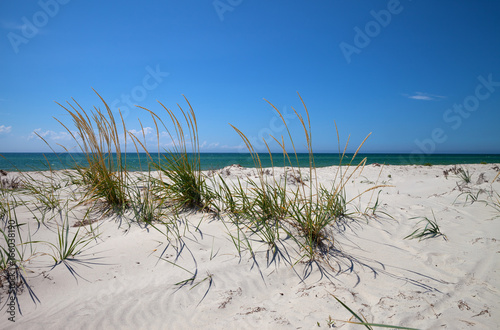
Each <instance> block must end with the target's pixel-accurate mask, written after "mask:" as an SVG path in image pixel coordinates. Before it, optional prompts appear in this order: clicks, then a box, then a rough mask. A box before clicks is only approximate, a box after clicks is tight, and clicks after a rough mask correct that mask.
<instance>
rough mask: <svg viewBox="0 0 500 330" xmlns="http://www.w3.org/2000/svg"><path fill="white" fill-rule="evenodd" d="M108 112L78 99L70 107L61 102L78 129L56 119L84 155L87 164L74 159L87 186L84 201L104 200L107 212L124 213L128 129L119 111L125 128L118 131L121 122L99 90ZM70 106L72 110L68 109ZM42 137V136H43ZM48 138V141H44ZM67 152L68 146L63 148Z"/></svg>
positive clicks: (126, 201)
mask: <svg viewBox="0 0 500 330" xmlns="http://www.w3.org/2000/svg"><path fill="white" fill-rule="evenodd" d="M95 93H96V94H97V96H98V97H99V98H100V99H101V101H102V103H103V105H104V107H105V109H106V111H101V110H100V109H99V108H96V107H94V110H91V111H86V110H84V109H83V108H82V107H81V106H80V105H79V104H78V102H76V101H75V100H73V102H74V103H75V105H73V104H71V103H69V102H68V107H66V106H64V105H62V104H60V103H57V102H56V103H57V104H59V105H60V106H61V107H62V108H63V109H64V110H66V112H67V113H68V114H69V115H70V117H71V118H72V120H73V125H74V126H75V129H76V132H73V131H72V130H70V129H69V128H68V126H67V125H66V124H64V123H62V122H61V121H60V120H58V119H57V118H55V119H56V120H57V121H58V122H59V123H60V124H61V125H62V126H63V127H64V128H65V129H66V131H67V132H68V134H69V135H70V136H71V137H72V138H73V141H74V142H75V143H76V146H77V148H78V150H79V151H80V152H82V153H83V154H84V155H85V161H84V166H83V165H80V164H79V163H78V162H77V161H74V163H75V168H76V171H77V173H78V175H79V177H80V178H79V179H80V180H75V181H76V182H81V183H82V184H83V185H85V186H86V187H87V194H86V195H85V197H84V200H86V201H88V200H90V201H94V202H97V201H104V202H105V205H106V209H105V212H106V213H108V212H109V211H113V212H116V213H118V214H123V212H124V211H125V210H126V208H127V206H128V194H127V176H128V173H127V168H126V153H124V154H123V155H122V152H121V150H122V149H121V144H120V137H121V136H123V137H125V139H124V141H125V149H124V150H126V143H127V142H126V141H127V139H126V136H127V134H128V133H127V130H126V127H125V123H124V121H123V116H122V115H121V112H120V120H121V123H122V126H123V131H120V133H119V131H118V125H117V122H116V119H115V117H114V115H113V112H112V111H111V109H110V107H109V106H108V104H107V103H106V102H105V101H104V99H103V98H102V97H101V96H100V95H99V94H98V93H97V92H95ZM68 108H70V109H68ZM40 138H41V139H42V140H44V139H43V137H41V136H40ZM44 141H45V140H44ZM64 149H65V150H66V151H67V152H68V149H67V148H66V147H64Z"/></svg>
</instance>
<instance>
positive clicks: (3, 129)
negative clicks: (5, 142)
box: [0, 125, 12, 134]
mask: <svg viewBox="0 0 500 330" xmlns="http://www.w3.org/2000/svg"><path fill="white" fill-rule="evenodd" d="M10 131H12V126H5V125H2V126H0V134H7V133H10Z"/></svg>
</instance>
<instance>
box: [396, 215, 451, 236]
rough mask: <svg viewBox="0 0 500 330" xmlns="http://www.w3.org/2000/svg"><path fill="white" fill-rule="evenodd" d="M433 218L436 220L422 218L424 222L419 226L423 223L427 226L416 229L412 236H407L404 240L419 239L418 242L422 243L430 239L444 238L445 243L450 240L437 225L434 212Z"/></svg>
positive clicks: (421, 221)
mask: <svg viewBox="0 0 500 330" xmlns="http://www.w3.org/2000/svg"><path fill="white" fill-rule="evenodd" d="M432 216H433V218H434V220H430V219H429V218H427V217H424V218H422V220H420V221H419V222H418V224H420V223H423V224H425V226H424V227H423V228H418V229H415V231H413V232H412V233H411V234H410V235H408V236H406V237H405V238H404V239H415V238H418V240H419V241H421V240H424V239H428V238H433V237H439V236H443V238H444V240H445V241H446V240H448V239H447V237H446V235H445V234H443V233H441V230H440V228H439V226H438V224H437V220H436V217H435V216H434V211H433V212H432ZM412 219H418V218H412Z"/></svg>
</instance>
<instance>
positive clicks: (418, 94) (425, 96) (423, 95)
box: [403, 92, 446, 101]
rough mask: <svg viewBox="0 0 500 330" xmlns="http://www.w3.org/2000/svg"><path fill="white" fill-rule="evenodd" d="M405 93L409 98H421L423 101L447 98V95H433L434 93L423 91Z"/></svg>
mask: <svg viewBox="0 0 500 330" xmlns="http://www.w3.org/2000/svg"><path fill="white" fill-rule="evenodd" d="M403 95H404V96H406V97H408V98H409V99H412V100H421V101H436V100H439V99H444V98H446V97H445V96H441V95H433V94H428V93H421V92H416V93H414V94H413V95H408V94H403Z"/></svg>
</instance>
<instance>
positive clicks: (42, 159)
mask: <svg viewBox="0 0 500 330" xmlns="http://www.w3.org/2000/svg"><path fill="white" fill-rule="evenodd" d="M260 156H261V160H262V165H263V166H264V167H269V166H271V164H272V163H271V159H270V157H269V154H261V155H260ZM352 156H353V155H352V154H347V155H346V156H345V158H344V159H343V164H347V163H349V162H350V161H351V157H352ZM154 157H155V160H156V161H157V160H158V154H156V155H155V156H154ZM364 157H366V158H367V164H373V163H379V164H387V165H424V164H432V165H451V164H479V163H482V162H483V163H500V154H431V155H426V154H377V153H365V154H358V155H357V156H356V158H355V159H354V162H353V163H356V164H357V163H358V162H359V161H361V160H362V159H363V158H364ZM162 158H163V155H160V159H162ZM272 161H273V164H274V166H277V167H282V166H284V162H283V155H282V154H273V160H272ZM292 161H293V164H294V166H296V164H297V161H296V160H295V158H292ZM314 161H315V165H316V167H324V166H331V165H339V163H340V157H339V155H338V154H334V153H316V154H314ZM298 162H299V166H309V159H308V154H306V153H304V154H298ZM232 164H240V165H242V166H244V167H255V165H254V164H253V161H252V158H251V157H250V155H249V154H248V153H202V154H201V167H202V169H203V170H210V169H219V168H222V167H225V166H228V165H232ZM75 165H82V166H83V165H84V157H83V155H82V154H79V153H71V154H69V153H59V154H54V153H46V154H43V153H2V154H0V169H2V170H5V171H16V170H19V171H38V170H48V169H49V168H51V169H53V170H61V169H70V168H74V167H75ZM126 165H127V169H128V170H129V171H141V170H142V171H145V170H148V157H147V156H146V154H139V155H138V154H136V153H129V154H127V162H126ZM287 165H288V164H287Z"/></svg>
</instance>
